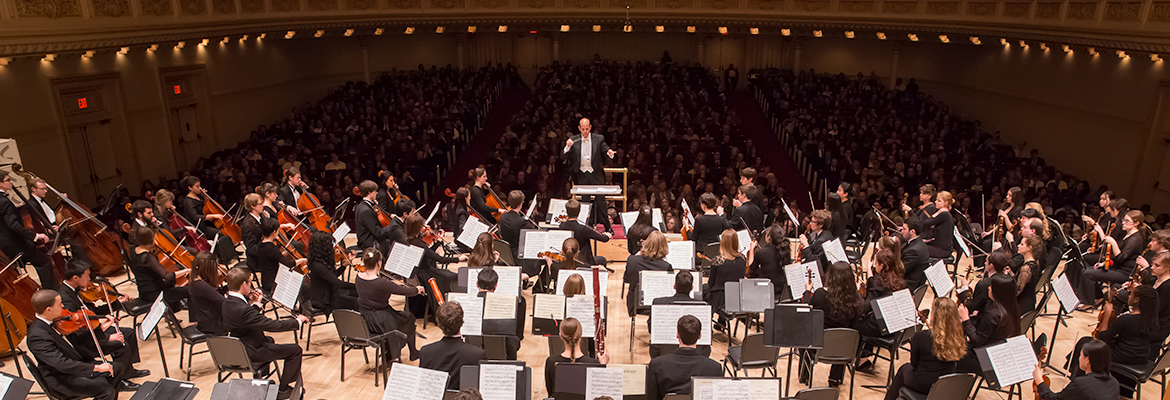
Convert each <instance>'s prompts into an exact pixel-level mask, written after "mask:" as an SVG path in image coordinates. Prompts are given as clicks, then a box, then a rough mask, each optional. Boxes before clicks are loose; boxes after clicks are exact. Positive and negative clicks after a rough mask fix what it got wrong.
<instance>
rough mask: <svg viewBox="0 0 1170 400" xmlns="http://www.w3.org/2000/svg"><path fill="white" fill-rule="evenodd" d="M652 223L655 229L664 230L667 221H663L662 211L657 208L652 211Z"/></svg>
mask: <svg viewBox="0 0 1170 400" xmlns="http://www.w3.org/2000/svg"><path fill="white" fill-rule="evenodd" d="M650 223H651V224H653V225H654V229H660V230H661V229H664V228H665V226H666V220H664V219H662V209H661V208H655V209H651V210H650Z"/></svg>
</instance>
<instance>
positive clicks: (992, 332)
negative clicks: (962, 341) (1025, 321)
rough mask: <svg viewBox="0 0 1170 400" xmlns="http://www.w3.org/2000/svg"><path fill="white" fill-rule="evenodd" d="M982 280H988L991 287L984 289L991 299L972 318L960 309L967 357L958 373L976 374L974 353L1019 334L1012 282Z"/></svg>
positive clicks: (1008, 279)
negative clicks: (965, 336)
mask: <svg viewBox="0 0 1170 400" xmlns="http://www.w3.org/2000/svg"><path fill="white" fill-rule="evenodd" d="M985 279H990V280H991V284H990V286H989V287H988V289H987V290H988V293H989V294H990V296H989V297H988V301H987V302H985V303H984V304H983V308H981V309H979V310H976V311H977V312H976V313H974V315H972V313H971V312H970V311H969V310H967V306H965V305H960V306H959V317H960V319H961V320H962V321H963V332H964V333H965V334H966V335H967V355H966V356H964V357H963V359H961V360H959V365H958V367H957V371H958V372H971V373H979V371H980V367H979V360H978V359H977V358H975V349H977V348H980V347H984V346H987V345H990V344H993V343H995V342H999V341H1002V340H1007V338H1009V337H1012V336H1016V335H1019V334H1021V333H1022V331H1021V330H1020V307H1019V305H1018V304H1017V303H1016V281H1015V279H1013V278H1012V277H1011V276H1008V275H1007V274H995V275H992V276H991V277H989V278H985Z"/></svg>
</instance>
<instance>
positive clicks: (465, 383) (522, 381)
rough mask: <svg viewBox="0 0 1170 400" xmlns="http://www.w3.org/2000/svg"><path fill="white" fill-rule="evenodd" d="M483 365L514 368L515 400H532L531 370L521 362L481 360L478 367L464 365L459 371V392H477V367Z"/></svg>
mask: <svg viewBox="0 0 1170 400" xmlns="http://www.w3.org/2000/svg"><path fill="white" fill-rule="evenodd" d="M484 364H495V365H514V366H516V367H517V370H516V400H532V368H531V367H528V366H526V365H525V364H524V362H523V361H498V360H483V361H480V362H479V365H464V366H462V367H460V369H459V389H460V390H464V389H476V390H479V366H480V365H484Z"/></svg>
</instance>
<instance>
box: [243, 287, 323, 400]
mask: <svg viewBox="0 0 1170 400" xmlns="http://www.w3.org/2000/svg"><path fill="white" fill-rule="evenodd" d="M251 277H252V272H250V271H248V269H247V268H240V267H236V268H232V269H231V270H229V271H228V274H227V286H228V294H227V299H226V300H224V302H223V311H222V316H223V325H224V329H226V330H227V331H228V332H230V334H231V336H232V337H235V338H239V339H240V341H241V342H243V343H244V348H245V349H246V350H247V352H248V358H249V359H250V360H252V363H254V364H257V365H263V366H264V368H263V369H262V370H261V371H262V372H263V371H266V370H267V369H268V364H269V363H271V362H272V361H274V360H284V368H281V371H280V391H279V392H278V393H277V395H276V398H278V399H287V398H289V397H290V396H292V394H293V392H292V390H293V387H292V383H293V381H295V380H297V379H300V376H301V346H300V345H298V344H276V343H275V342H274V341H273V340H272V338H270V337H267V336H265V335H264V332H284V331H291V330H296V329H297V328H298V327H300V326H301V325H302V324H305V323H307V322H309V319H308V318H305V316H303V315H298V316H297V317H296V319H284V320H272V319H269V318H268V317H265V316H264V314H262V313H261V312H260V298H261V296H260V291H258V290H252V284H251V281H250V279H251Z"/></svg>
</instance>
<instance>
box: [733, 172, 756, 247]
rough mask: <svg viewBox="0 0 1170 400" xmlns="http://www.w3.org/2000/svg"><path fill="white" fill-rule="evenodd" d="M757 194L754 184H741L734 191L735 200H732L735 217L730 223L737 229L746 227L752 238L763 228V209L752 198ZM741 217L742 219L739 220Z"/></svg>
mask: <svg viewBox="0 0 1170 400" xmlns="http://www.w3.org/2000/svg"><path fill="white" fill-rule="evenodd" d="M758 196H759V189H756V187H755V186H753V185H742V186H740V187H739V190H737V191H736V192H735V200H734V201H733V202H732V204H734V205H735V218H734V220H733V221H731V224H732V225H734V226H736V228H737V229H748V230H749V231H750V232H751V233H752V237H753V238H754V237H756V235H757V234H759V233H760V230H761V229H763V228H764V211H763V210H761V209H760V205H759V204H758V203H756V202H755V201H753V200H752V199H754V198H756V197H758ZM741 218H742V219H743V220H742V221H740V219H741ZM744 224H747V226H744Z"/></svg>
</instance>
